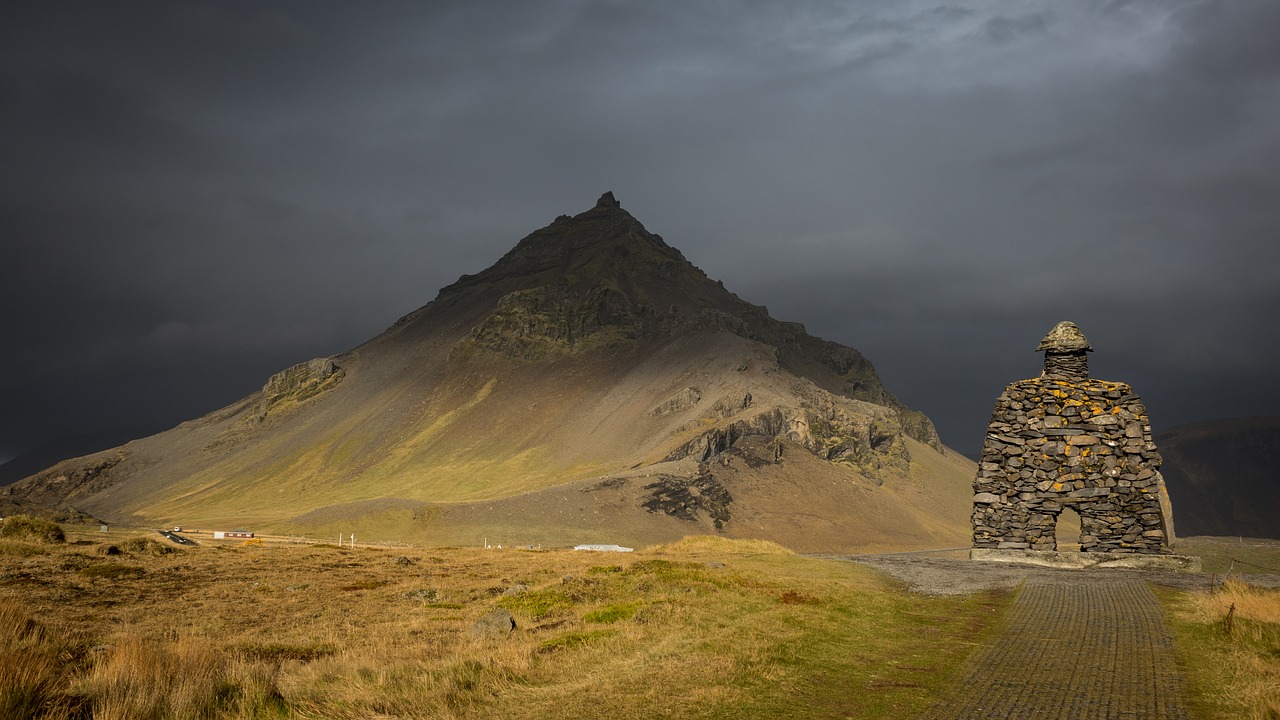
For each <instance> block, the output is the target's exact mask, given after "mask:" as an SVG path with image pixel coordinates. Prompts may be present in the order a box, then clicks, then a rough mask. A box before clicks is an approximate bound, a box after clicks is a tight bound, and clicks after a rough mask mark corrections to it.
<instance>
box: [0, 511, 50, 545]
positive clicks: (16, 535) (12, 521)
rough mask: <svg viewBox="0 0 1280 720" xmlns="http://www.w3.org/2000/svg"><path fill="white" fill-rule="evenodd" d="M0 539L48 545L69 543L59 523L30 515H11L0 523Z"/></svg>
mask: <svg viewBox="0 0 1280 720" xmlns="http://www.w3.org/2000/svg"><path fill="white" fill-rule="evenodd" d="M0 538H8V539H10V540H21V541H23V542H37V543H48V544H54V543H62V542H66V541H67V536H66V535H65V534H63V532H62V528H61V527H60V526H59V525H58V523H56V522H53V521H52V520H45V519H44V518H38V517H32V516H30V515H10V516H9V517H7V518H5V519H4V520H3V521H0Z"/></svg>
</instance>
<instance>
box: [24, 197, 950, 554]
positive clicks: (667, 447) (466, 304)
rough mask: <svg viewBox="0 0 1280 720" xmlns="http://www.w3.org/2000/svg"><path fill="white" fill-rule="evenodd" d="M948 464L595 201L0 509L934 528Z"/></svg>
mask: <svg viewBox="0 0 1280 720" xmlns="http://www.w3.org/2000/svg"><path fill="white" fill-rule="evenodd" d="M972 469H973V468H972V465H971V464H970V463H968V461H964V460H961V459H959V458H958V457H956V456H955V454H954V453H952V454H948V455H946V456H944V455H943V454H942V446H941V443H940V442H939V440H938V438H937V435H936V433H935V432H934V430H933V427H932V424H931V423H930V422H929V421H928V418H926V417H924V416H923V415H921V414H920V413H917V412H914V411H911V410H909V409H907V408H905V407H903V406H902V405H901V404H900V403H899V402H898V401H897V400H896V399H895V398H894V397H893V396H892V395H891V394H890V393H889V392H888V391H887V390H885V389H884V387H883V386H882V385H881V384H880V382H879V379H878V377H877V376H876V374H875V369H874V368H873V367H872V366H871V364H870V362H868V361H867V360H866V359H865V358H863V357H862V356H861V355H860V354H858V353H857V352H856V351H855V350H852V349H851V348H847V347H843V346H840V345H838V344H835V343H831V342H828V341H825V340H821V339H819V338H814V337H812V336H810V335H808V334H807V333H806V332H805V331H804V328H803V326H800V325H799V324H796V323H784V322H779V321H777V320H774V319H773V318H771V317H770V316H769V315H768V313H767V311H766V310H765V309H764V308H762V307H758V306H755V305H751V304H750V303H747V302H745V301H743V300H741V299H739V298H738V297H737V296H735V295H733V294H732V293H730V292H728V291H726V290H725V289H724V288H723V287H722V286H721V285H720V284H719V283H717V282H714V281H712V280H710V279H709V278H708V277H707V276H706V275H705V274H704V273H703V272H702V271H701V270H699V269H697V268H696V267H694V266H693V265H692V264H690V263H689V262H688V261H687V260H685V259H684V257H683V256H682V255H681V254H680V252H679V251H678V250H675V249H674V248H672V247H670V246H668V245H667V244H666V243H665V242H664V241H663V240H662V238H661V237H659V236H657V235H654V234H651V233H649V232H648V231H647V230H645V228H644V227H643V226H642V225H641V224H640V223H639V222H638V221H637V220H636V219H635V218H634V217H632V216H631V215H630V214H629V213H627V212H626V211H624V210H622V209H621V207H620V206H619V205H618V203H617V202H616V201H615V200H614V199H613V197H612V195H610V194H606V195H605V196H604V197H602V198H601V199H600V201H599V202H598V203H597V205H596V207H594V208H592V209H591V210H588V211H586V212H584V213H581V214H579V215H577V216H574V217H567V216H561V217H560V218H558V219H557V220H556V221H555V222H554V223H552V224H551V225H549V226H547V227H546V228H543V229H541V230H538V231H536V232H534V233H532V234H531V235H529V236H528V237H526V238H524V239H523V240H521V241H520V242H519V243H518V244H517V245H516V247H515V248H513V249H512V250H511V251H510V252H509V253H507V254H506V255H505V256H503V258H501V259H500V260H499V261H498V262H497V263H495V264H494V265H493V266H491V267H490V268H488V269H486V270H485V271H483V272H481V273H479V274H476V275H470V276H463V277H462V278H460V279H459V281H458V282H456V283H454V284H453V285H450V286H449V287H446V288H444V289H443V290H441V292H440V294H439V296H438V297H437V298H436V299H435V300H434V301H433V302H431V303H429V304H428V305H426V306H424V307H423V308H420V309H419V310H417V311H415V312H413V313H411V314H409V315H407V316H405V317H404V318H401V319H400V320H399V321H397V322H396V324H395V325H393V326H392V327H391V328H389V329H388V330H387V331H386V332H384V333H383V334H381V335H379V336H378V337H376V338H374V339H372V340H370V341H369V342H367V343H365V344H364V345H362V346H360V347H357V348H355V349H354V350H352V351H350V352H347V353H344V354H342V355H338V356H334V357H333V358H320V359H317V360H313V361H310V362H308V363H302V364H300V365H298V366H295V367H293V368H289V369H287V370H286V371H284V372H282V373H279V374H277V375H276V376H274V377H272V378H271V379H270V380H269V381H268V382H267V384H266V385H265V386H264V387H263V389H262V391H260V392H258V393H255V394H254V395H252V396H250V397H248V398H245V399H243V400H241V401H239V402H237V403H234V404H232V405H230V406H228V407H226V408H223V409H221V410H219V411H217V412H214V413H211V414H209V415H207V416H205V417H203V418H200V419H197V420H193V421H190V422H187V423H183V424H182V425H180V426H178V427H176V428H174V429H172V430H170V431H167V432H165V433H161V434H159V435H155V436H152V437H149V438H144V439H142V440H138V441H134V442H131V443H128V444H126V445H124V446H122V447H120V448H116V449H112V450H108V451H104V452H103V453H98V454H95V455H92V456H88V457H87V458H82V459H77V460H73V461H67V462H65V463H62V464H60V465H58V466H55V467H54V468H51V469H50V470H48V471H45V472H43V473H40V474H38V475H36V476H34V477H32V478H29V479H27V480H24V481H22V482H20V483H18V484H16V485H15V486H13V487H12V488H9V489H6V490H4V491H0V492H2V493H3V494H2V495H0V502H6V501H7V502H9V503H11V504H12V503H26V504H33V503H39V504H44V505H56V504H61V505H64V506H73V507H75V508H77V509H80V510H82V511H85V512H88V513H91V514H93V515H95V516H99V517H103V518H106V519H111V520H116V521H133V522H147V523H169V522H181V523H182V524H184V525H197V526H208V527H220V526H227V525H236V526H254V527H257V528H266V529H269V528H276V529H281V530H285V529H287V530H292V531H299V532H311V531H315V532H320V531H323V532H329V531H331V530H333V529H334V528H335V527H336V526H338V525H341V526H343V527H347V528H357V527H358V528H360V529H361V530H362V531H377V532H382V533H384V534H385V535H386V536H388V537H392V536H394V537H401V538H416V539H418V540H422V541H428V542H463V541H467V542H471V541H474V539H475V536H476V535H477V534H479V535H481V536H484V535H485V534H486V532H485V528H494V529H497V530H499V531H500V532H503V533H505V534H508V535H509V536H511V538H512V541H522V542H523V541H528V542H549V543H559V542H565V541H577V540H580V539H591V538H594V537H597V536H598V535H599V531H603V530H611V531H613V532H614V534H615V535H617V537H618V541H626V542H640V541H641V540H643V541H645V542H656V541H660V540H664V539H670V538H673V537H679V536H681V535H684V534H687V533H688V532H690V531H694V530H695V529H697V528H695V526H709V527H710V528H711V529H712V531H718V532H721V533H724V534H727V535H731V536H737V537H765V538H769V539H779V540H781V541H785V542H787V543H788V544H791V545H792V546H797V545H802V546H804V547H806V548H811V549H829V548H837V547H851V546H853V545H858V544H861V545H884V546H889V545H897V544H901V543H903V542H914V543H917V544H919V543H924V544H930V543H935V542H941V543H943V544H951V545H959V544H964V538H965V536H966V533H967V524H966V522H965V518H966V517H967V502H968V495H969V491H968V484H969V481H970V479H971V477H972ZM642 477H647V478H648V479H647V480H641V478H642ZM593 488H594V489H593ZM565 497H568V498H572V500H563V498H565ZM555 498H562V500H559V501H557V500H556V499H555ZM583 498H591V501H590V502H581V501H582V499H583ZM507 518H509V519H507ZM588 536H590V537H588ZM944 541H945V542H944Z"/></svg>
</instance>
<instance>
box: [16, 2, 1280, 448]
mask: <svg viewBox="0 0 1280 720" xmlns="http://www.w3.org/2000/svg"><path fill="white" fill-rule="evenodd" d="M1277 38H1280V3H1277V2H1274V0H1257V1H1252V0H1230V1H1223V2H1177V1H1176V0H1175V1H1171V0H1152V1H1150V2H1143V1H1141V0H1139V1H1135V2H1125V1H1123V0H1116V1H1114V2H1088V1H1082V2H1071V3H1062V2H1056V3H1055V2H1049V1H1048V0H1040V1H1034V0H1033V1H1030V2H1028V1H1027V0H1010V1H1009V2H995V1H992V2H983V1H976V2H958V3H947V4H944V5H939V4H937V3H931V2H911V1H906V2H903V1H895V2H891V3H885V2H862V3H859V2H844V1H840V2H836V1H832V2H787V3H776V2H764V1H758V2H688V1H686V0H645V1H643V2H639V1H637V2H609V1H602V0H594V1H593V0H565V1H563V2H529V1H520V2H514V1H513V2H481V1H479V0H471V1H468V2H457V3H449V2H430V3H411V2H396V3H364V2H360V3H352V2H331V3H325V2H313V1H311V0H308V1H306V2H296V3H269V2H262V1H259V0H254V1H252V2H233V1H227V0H214V1H208V2H201V1H199V0H184V1H183V2H171V1H166V2H157V3H114V2H97V1H93V2H83V3H61V2H38V3H35V2H33V3H23V4H21V5H19V6H16V7H14V8H11V9H9V10H8V11H7V12H6V17H5V22H4V23H3V24H0V58H2V63H3V64H2V66H0V243H2V247H0V252H2V254H0V313H2V315H0V318H2V319H0V343H3V348H4V349H3V352H0V460H3V459H6V458H7V457H9V456H13V455H16V454H18V453H20V452H22V451H24V450H27V449H29V448H31V447H33V446H36V445H38V444H40V443H42V442H45V441H49V440H52V439H55V438H58V437H62V436H66V435H73V434H80V433H87V432H95V431H100V430H104V429H105V430H111V429H120V428H138V429H140V430H144V431H148V432H153V431H157V430H160V429H163V428H165V427H167V426H171V425H173V424H175V423H177V422H179V421H182V420H184V419H189V418H192V417H196V416H199V415H201V414H203V413H205V412H208V411H210V410H212V409H215V408H217V407H220V406H222V405H225V404H227V403H229V402H231V401H233V400H235V399H237V398H239V397H241V396H243V395H246V394H248V393H249V392H251V391H253V390H255V389H257V388H259V387H261V385H262V384H263V383H264V382H265V380H266V378H267V376H269V375H270V374H271V373H273V372H275V371H277V370H280V369H282V368H284V367H286V366H288V365H290V364H292V363H295V362H299V361H302V360H306V359H309V358H312V357H317V356H324V355H332V354H336V353H339V352H342V351H344V350H347V349H349V348H351V347H353V346H354V345H357V344H359V343H360V342H362V341H364V340H366V339H368V338H370V337H372V336H374V335H376V334H377V333H379V332H381V331H382V330H383V329H385V328H386V327H387V326H388V325H390V324H391V323H392V322H393V321H394V320H395V319H396V318H398V317H399V316H401V315H403V314H405V313H406V312H409V311H410V310H413V309H414V308H417V307H419V306H421V305H423V304H425V303H426V302H428V301H429V300H431V299H432V298H433V297H435V294H436V291H437V290H438V289H439V288H440V287H441V286H443V285H446V284H448V283H449V282H452V281H453V280H455V279H456V278H457V277H458V276H459V275H461V274H462V273H474V272H477V271H479V270H481V269H483V268H484V267H487V266H488V265H490V264H491V263H492V262H494V261H495V260H496V259H497V258H498V257H500V256H501V255H502V254H503V253H504V252H506V251H507V250H508V249H510V247H511V246H512V245H514V244H515V242H516V241H517V240H519V239H520V238H521V237H523V236H524V235H526V234H528V233H529V232H531V231H533V230H535V229H537V228H539V227H541V226H543V225H546V224H547V223H549V222H551V221H552V220H553V219H554V218H555V217H556V216H557V215H560V214H564V213H568V214H573V213H578V212H581V211H583V210H586V209H588V208H590V207H591V206H592V205H593V204H594V202H595V200H596V198H597V197H598V196H599V195H600V194H601V193H603V192H604V191H606V190H612V191H613V192H614V193H615V194H616V195H617V197H618V199H619V200H620V201H621V203H622V206H623V207H624V208H625V209H627V210H628V211H630V212H631V213H632V214H633V215H635V216H636V217H637V218H638V219H639V220H640V221H641V222H643V223H644V224H645V225H646V227H647V228H648V229H649V230H650V231H652V232H656V233H660V234H661V235H662V236H663V237H664V238H665V239H666V240H667V242H668V243H670V244H672V245H674V246H675V247H677V248H680V249H681V250H682V251H683V252H684V254H685V256H686V257H688V258H689V259H690V260H692V261H693V262H694V263H695V264H696V265H698V266H699V267H701V268H702V269H703V270H705V271H706V272H707V273H708V274H709V275H710V276H711V277H712V278H716V279H720V280H723V281H724V283H725V285H726V287H728V288H729V289H731V290H733V291H734V292H736V293H737V294H738V295H740V296H741V297H743V298H744V299H747V300H749V301H751V302H754V303H757V304H763V305H767V306H768V307H769V310H770V312H771V314H773V315H774V317H777V318H779V319H782V320H793V321H799V322H803V323H805V324H806V325H807V326H808V328H809V330H810V332H813V333H815V334H818V335H820V336H823V337H826V338H828V339H832V340H835V341H838V342H841V343H843V344H846V345H850V346H852V347H854V348H857V349H858V350H860V351H861V352H862V353H863V354H865V355H866V356H867V357H869V358H870V359H871V360H872V362H874V363H875V364H876V367H877V368H878V369H879V371H880V374H881V377H882V379H883V380H884V381H885V383H886V385H887V386H888V387H889V389H890V390H891V391H892V392H894V393H895V394H897V395H898V396H899V397H900V398H901V399H902V400H903V401H904V402H906V403H907V404H909V405H910V406H912V407H915V408H919V409H921V410H924V411H925V412H926V413H928V414H929V415H930V416H932V417H933V418H934V420H935V421H936V422H937V424H938V427H939V429H940V431H941V433H942V437H943V440H944V441H945V442H947V443H948V444H950V445H952V446H953V447H955V448H956V449H958V450H960V451H962V452H964V453H966V454H970V455H972V454H974V453H976V452H977V451H978V449H979V447H980V444H981V441H982V436H983V432H984V429H985V424H986V422H987V420H988V418H989V415H990V412H991V406H992V403H993V401H994V400H995V398H996V396H997V395H998V394H999V393H1000V391H1001V389H1002V388H1003V387H1004V385H1006V384H1007V383H1009V382H1011V381H1013V380H1017V379H1019V378H1024V377H1032V376H1034V375H1036V374H1038V373H1039V368H1040V356H1039V355H1038V354H1036V353H1035V352H1034V348H1035V346H1036V343H1037V342H1038V341H1039V339H1040V338H1041V336H1043V335H1044V334H1045V332H1047V331H1048V330H1049V328H1050V327H1052V326H1053V325H1054V323H1056V322H1057V321H1059V320H1064V319H1069V320H1073V321H1075V322H1076V323H1077V324H1079V325H1080V327H1081V328H1082V329H1083V330H1084V332H1085V334H1086V335H1087V336H1088V337H1089V339H1090V341H1091V342H1092V343H1093V346H1094V348H1095V350H1096V352H1095V353H1094V354H1093V356H1092V359H1091V367H1092V369H1093V371H1094V375H1095V376H1097V377H1105V378H1107V379H1111V380H1123V381H1127V382H1129V383H1131V384H1133V385H1134V387H1135V388H1136V389H1137V391H1138V392H1139V393H1140V394H1142V396H1143V397H1144V399H1145V400H1146V403H1147V406H1148V409H1149V411H1150V413H1151V418H1152V421H1153V424H1154V425H1155V426H1156V427H1157V429H1159V428H1161V427H1168V426H1171V425H1176V424H1181V423H1185V422H1190V421H1195V420H1201V419H1211V418H1218V417H1230V416H1238V415H1255V414H1275V413H1276V407H1277V406H1278V405H1280V391H1278V388H1277V381H1276V374H1275V362H1276V359H1277V357H1280V342H1278V341H1277V335H1278V334H1277V332H1276V326H1277V320H1276V317H1275V316H1276V314H1277V310H1278V309H1280V42H1278V41H1277Z"/></svg>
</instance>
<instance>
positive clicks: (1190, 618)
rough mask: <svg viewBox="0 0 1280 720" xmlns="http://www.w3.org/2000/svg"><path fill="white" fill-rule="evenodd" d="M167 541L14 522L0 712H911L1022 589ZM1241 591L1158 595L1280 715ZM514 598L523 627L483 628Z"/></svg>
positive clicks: (698, 561) (761, 560) (855, 571)
mask: <svg viewBox="0 0 1280 720" xmlns="http://www.w3.org/2000/svg"><path fill="white" fill-rule="evenodd" d="M153 538H157V539H158V538H159V536H158V535H155V534H154V533H153V534H150V535H145V534H142V533H140V532H128V531H125V532H121V531H113V532H111V533H109V534H105V535H103V534H100V533H97V532H96V531H95V532H92V533H91V532H87V531H76V530H74V529H68V532H67V542H65V543H43V542H35V541H22V540H13V539H4V540H0V648H2V651H0V719H3V718H95V719H105V718H120V719H125V718H128V719H130V720H147V719H150V718H353V719H354V718H477V717H504V718H546V717H556V718H593V717H619V718H642V717H643V718H649V717H690V718H775V717H794V718H845V717H856V718H911V717H914V716H915V715H916V714H917V713H918V712H919V711H920V710H921V709H923V708H924V706H925V705H927V704H928V703H929V702H930V701H931V700H933V699H935V698H937V697H938V696H939V694H940V693H941V692H942V691H943V690H944V689H945V688H947V687H948V686H949V684H951V683H953V682H955V680H956V679H957V672H958V670H959V669H960V667H961V665H962V664H963V662H964V660H965V658H967V657H968V655H969V654H970V653H971V652H972V651H973V650H974V649H975V648H976V647H978V646H979V645H981V644H982V643H983V641H984V638H985V637H986V635H987V634H988V633H989V632H991V631H992V630H993V628H995V627H997V626H998V624H999V621H1000V618H1001V617H1002V612H1003V611H1004V609H1005V608H1006V607H1007V606H1008V604H1009V601H1010V600H1011V597H1012V596H1011V595H1009V594H1007V593H986V594H977V595H970V596H959V597H929V596H922V595H915V594H910V593H907V592H905V591H903V590H902V589H900V588H899V587H898V586H896V585H895V584H893V583H892V582H891V581H889V580H886V579H885V578H884V577H883V576H881V575H879V574H877V573H876V572H874V571H873V570H870V569H868V568H866V567H863V566H860V565H856V564H852V563H847V562H839V561H832V560H821V559H815V558H808V557H802V556H797V555H795V554H793V553H791V552H789V551H787V550H785V549H784V548H782V547H780V546H778V545H774V544H772V543H767V542H760V541H729V540H724V539H719V538H709V537H694V538H686V539H685V540H682V541H680V542H677V543H672V544H669V545H664V546H657V547H652V548H647V549H644V550H641V551H638V552H635V553H588V552H574V551H568V550H557V551H547V552H538V551H527V550H514V549H504V550H498V549H483V548H439V549H428V550H422V549H403V548H396V549H389V548H365V547H359V548H354V549H353V548H347V547H343V548H339V547H336V546H334V545H325V544H313V545H304V544H289V543H271V542H268V543H267V544H265V545H262V546H249V547H243V546H240V545H239V544H237V543H234V542H227V543H224V544H220V545H215V544H212V543H207V544H205V545H202V546H200V547H197V548H192V549H186V550H179V549H176V548H174V547H172V546H170V545H168V544H165V543H161V542H156V541H155V540H154V539H153ZM1229 587H1231V588H1233V589H1231V590H1230V592H1232V593H1235V594H1234V595H1227V594H1226V591H1224V592H1223V593H1217V594H1215V595H1214V596H1197V595H1188V594H1183V593H1174V592H1171V591H1170V592H1164V593H1163V594H1162V597H1163V598H1164V599H1165V601H1166V603H1167V604H1168V605H1169V607H1170V608H1171V617H1173V618H1174V620H1175V629H1176V631H1177V632H1178V642H1179V651H1180V652H1181V653H1182V654H1183V656H1184V660H1188V661H1189V662H1186V663H1185V664H1187V665H1188V674H1189V677H1190V679H1191V681H1192V685H1193V690H1194V692H1195V693H1196V697H1197V698H1198V701H1199V702H1200V703H1201V704H1202V705H1203V706H1204V707H1205V708H1214V707H1227V708H1229V711H1217V710H1206V712H1205V717H1209V718H1215V717H1260V718H1261V717H1275V716H1276V715H1275V714H1274V713H1275V712H1276V711H1277V710H1276V708H1275V706H1274V704H1273V705H1270V706H1269V705H1267V703H1268V702H1271V703H1274V701H1275V695H1276V693H1275V687H1276V685H1275V683H1276V677H1277V675H1276V673H1277V664H1278V663H1277V659H1276V656H1275V648H1276V647H1280V635H1278V634H1277V628H1280V618H1277V617H1276V615H1275V609H1274V608H1275V603H1276V602H1277V601H1276V600H1275V597H1274V595H1267V594H1266V593H1265V592H1260V591H1255V590H1251V589H1249V588H1246V587H1244V586H1229ZM1258 598H1262V600H1261V601H1259V602H1257V603H1255V600H1257V599H1258ZM1268 598H1270V599H1268ZM1228 601H1229V602H1231V603H1234V604H1235V605H1236V607H1237V610H1236V615H1235V618H1236V619H1235V626H1234V627H1233V628H1232V630H1231V632H1229V633H1228V632H1226V631H1224V630H1222V629H1221V626H1222V622H1223V617H1224V615H1223V613H1224V612H1225V610H1224V607H1225V606H1224V603H1226V602H1228ZM1268 603H1271V604H1270V605H1269V604H1268ZM1266 608H1270V609H1266ZM498 609H505V610H507V611H509V612H510V613H511V615H512V616H513V617H514V620H515V623H516V629H515V630H514V632H512V633H511V634H510V635H508V636H505V637H479V636H475V635H474V634H473V632H472V628H473V625H474V623H475V622H476V620H478V619H479V618H481V617H483V616H485V615H488V614H489V613H491V612H493V611H495V610H498ZM1201 658H1202V659H1204V660H1205V661H1199V660H1198V659H1201ZM1192 666H1194V667H1192ZM1226 695H1229V696H1230V697H1231V698H1235V699H1234V700H1232V701H1231V702H1232V703H1234V704H1228V705H1223V704H1222V703H1223V702H1224V700H1223V698H1224V697H1225V696H1226ZM1246 696H1248V697H1246ZM1267 707H1271V708H1272V709H1271V710H1270V711H1267V710H1265V708H1267ZM1257 708H1263V709H1262V710H1258V709H1257ZM1214 712H1219V714H1213V713H1214ZM1222 712H1226V714H1222ZM1266 712H1271V713H1273V714H1271V715H1268V714H1266ZM1248 713H1252V714H1248ZM1258 713H1262V714H1258Z"/></svg>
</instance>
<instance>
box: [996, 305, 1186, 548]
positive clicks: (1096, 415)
mask: <svg viewBox="0 0 1280 720" xmlns="http://www.w3.org/2000/svg"><path fill="white" fill-rule="evenodd" d="M1038 349H1040V350H1044V351H1045V370H1044V373H1043V374H1042V375H1041V376H1040V377H1038V378H1034V379H1031V380H1021V381H1019V382H1015V383H1013V384H1012V385H1010V386H1008V387H1007V388H1005V391H1004V392H1003V393H1002V394H1001V395H1000V398H999V399H998V400H997V401H996V407H995V411H994V412H993V413H992V416H991V424H990V425H989V426H988V428H987V437H986V442H985V444H984V445H983V449H982V460H981V463H980V464H979V469H978V475H977V477H976V478H975V479H974V483H973V488H974V497H973V546H974V547H975V548H1002V549H1030V550H1056V549H1057V539H1056V534H1055V528H1056V526H1057V522H1058V517H1059V515H1060V514H1061V512H1062V510H1063V509H1064V508H1066V507H1071V508H1074V509H1075V510H1076V512H1077V513H1079V515H1080V549H1081V550H1082V551H1083V552H1112V553H1168V552H1170V551H1169V544H1170V543H1171V542H1172V539H1173V538H1172V534H1173V533H1172V513H1171V507H1170V505H1169V501H1168V493H1167V491H1166V490H1165V486H1164V478H1163V477H1161V475H1160V472H1159V470H1160V462H1161V459H1160V454H1159V453H1158V452H1157V451H1156V446H1155V444H1154V443H1153V442H1152V441H1151V425H1150V421H1149V420H1148V419H1147V410H1146V408H1145V407H1144V406H1143V404H1142V400H1141V399H1140V398H1139V397H1138V396H1137V395H1136V394H1135V393H1134V392H1133V390H1132V388H1130V387H1129V386H1128V385H1126V384H1124V383H1119V382H1108V381H1105V380H1093V379H1090V378H1089V377H1088V362H1087V357H1086V355H1085V353H1086V352H1089V351H1091V350H1092V348H1091V347H1090V346H1089V343H1088V341H1087V340H1085V337H1084V334H1083V333H1081V332H1080V329H1079V328H1077V327H1076V326H1075V325H1074V324H1072V323H1069V322H1063V323H1059V324H1058V325H1057V326H1056V327H1054V329H1053V330H1052V331H1051V332H1050V333H1049V334H1048V335H1047V336H1045V338H1044V340H1042V341H1041V343H1040V347H1039V348H1038Z"/></svg>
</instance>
